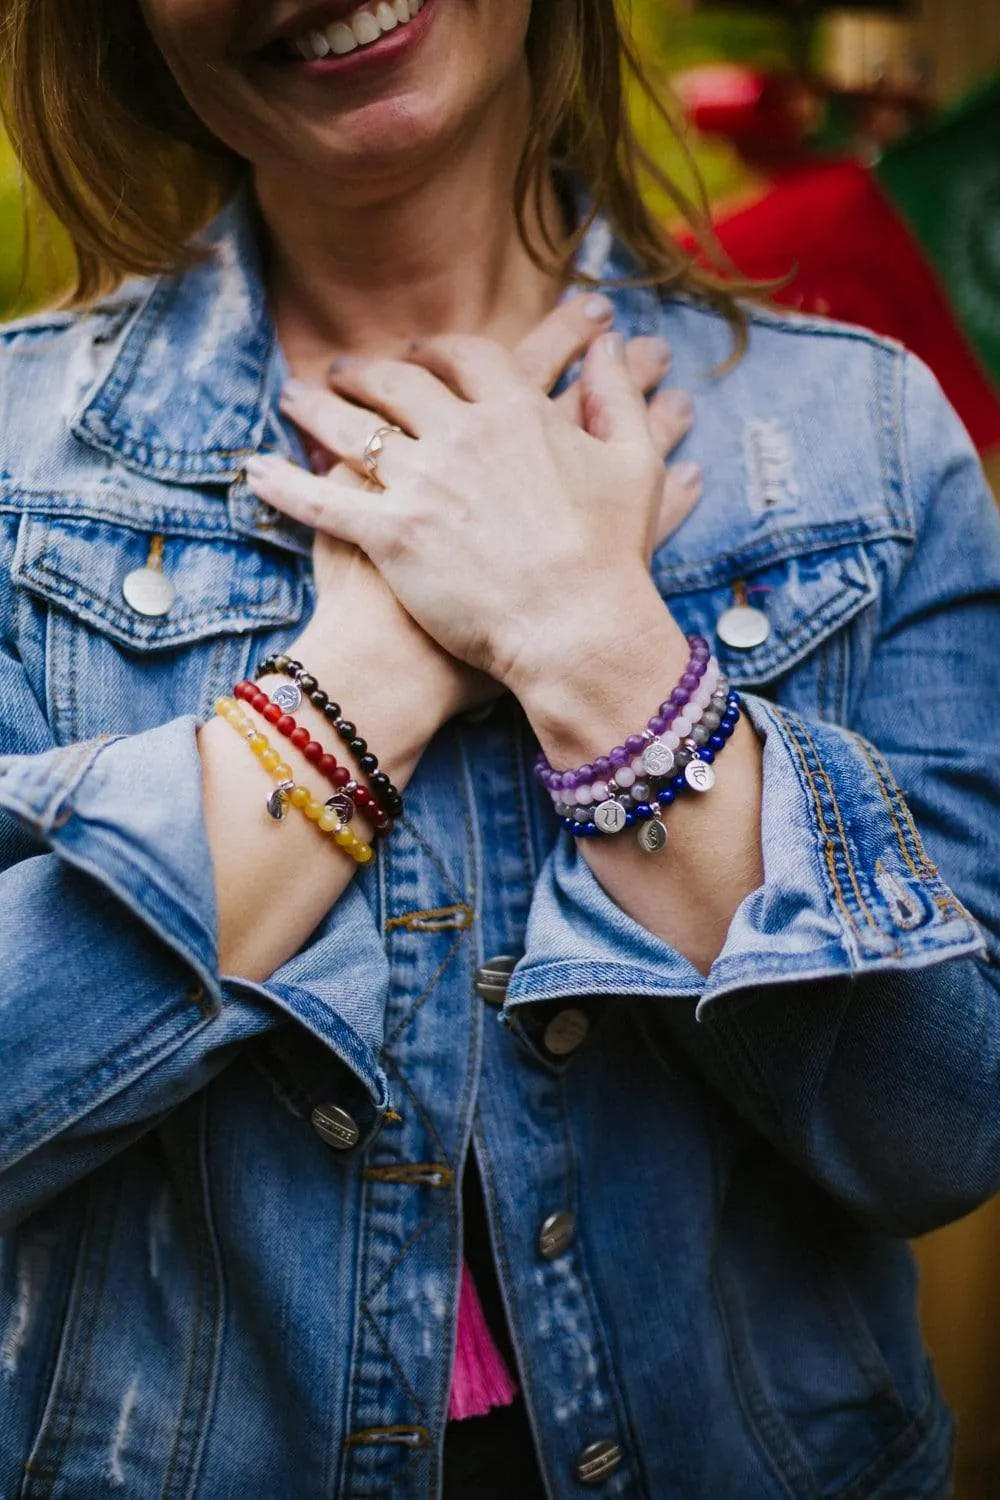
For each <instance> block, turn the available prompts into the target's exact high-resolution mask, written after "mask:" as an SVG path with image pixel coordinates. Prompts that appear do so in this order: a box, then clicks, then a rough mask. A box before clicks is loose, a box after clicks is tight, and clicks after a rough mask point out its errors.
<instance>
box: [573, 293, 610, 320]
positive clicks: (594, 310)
mask: <svg viewBox="0 0 1000 1500" xmlns="http://www.w3.org/2000/svg"><path fill="white" fill-rule="evenodd" d="M581 311H582V312H583V316H584V317H585V318H589V319H590V321H591V322H592V323H610V322H611V319H612V318H613V317H614V315H615V309H614V305H613V304H612V302H611V300H610V298H608V297H602V296H601V295H600V293H598V294H597V295H596V296H594V297H586V298H584V302H583V307H582V309H581Z"/></svg>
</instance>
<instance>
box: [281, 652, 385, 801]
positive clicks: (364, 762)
mask: <svg viewBox="0 0 1000 1500" xmlns="http://www.w3.org/2000/svg"><path fill="white" fill-rule="evenodd" d="M269 673H277V674H278V675H280V676H283V677H290V678H291V679H292V681H293V682H294V683H296V685H297V686H298V688H299V691H300V692H302V693H304V694H305V696H306V697H307V698H308V699H309V701H310V703H312V704H313V706H314V707H315V708H318V709H319V711H320V713H321V714H323V716H324V718H326V719H328V720H329V722H330V723H331V724H332V725H333V727H334V729H335V730H336V731H337V733H338V734H339V735H340V738H341V739H342V740H343V742H344V744H345V745H346V746H347V748H348V750H350V752H351V754H352V755H355V756H357V760H358V765H359V767H360V768H361V770H362V771H363V772H364V774H365V775H366V776H367V777H368V779H369V781H370V782H371V784H372V787H373V788H374V791H375V795H376V796H377V797H378V799H379V802H380V803H381V804H382V806H383V807H384V808H385V809H386V811H387V812H388V814H389V816H390V817H392V818H398V817H400V816H401V815H402V812H403V799H402V797H401V796H400V794H399V792H398V791H397V790H396V788H395V786H393V784H392V782H391V781H390V779H389V777H388V776H387V775H386V773H385V772H384V771H382V770H380V769H379V763H378V756H376V755H374V754H373V753H372V751H371V750H370V749H369V748H368V742H367V740H364V739H362V738H361V736H360V735H359V734H358V731H357V726H356V725H354V724H352V723H351V721H350V719H345V718H344V716H343V711H342V709H341V707H340V704H339V703H336V702H334V700H333V699H332V698H331V697H330V695H329V694H328V693H325V692H324V691H323V689H322V688H321V687H320V685H319V683H318V682H317V681H316V678H315V677H314V676H313V674H312V673H311V672H307V671H306V669H305V667H304V666H303V665H302V663H301V662H300V661H296V660H295V658H294V657H292V656H287V655H286V654H285V653H284V652H283V651H275V652H272V654H271V655H270V656H268V657H265V659H264V660H263V661H262V662H260V664H259V665H258V667H257V670H256V672H255V673H254V677H255V678H261V677H266V676H268V674H269Z"/></svg>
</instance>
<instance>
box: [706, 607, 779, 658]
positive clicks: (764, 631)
mask: <svg viewBox="0 0 1000 1500" xmlns="http://www.w3.org/2000/svg"><path fill="white" fill-rule="evenodd" d="M715 633H716V635H717V636H718V637H719V640H720V641H723V642H724V643H725V644H726V645H727V646H732V648H733V650H734V651H752V650H753V648H754V646H762V645H763V644H764V642H765V641H766V640H767V638H768V636H769V635H770V634H771V622H770V620H769V619H768V618H767V615H766V614H764V612H763V610H760V609H754V607H753V605H751V604H734V605H733V607H732V608H731V609H727V610H724V611H723V613H722V614H721V615H720V616H719V618H718V621H717V622H716V626H715Z"/></svg>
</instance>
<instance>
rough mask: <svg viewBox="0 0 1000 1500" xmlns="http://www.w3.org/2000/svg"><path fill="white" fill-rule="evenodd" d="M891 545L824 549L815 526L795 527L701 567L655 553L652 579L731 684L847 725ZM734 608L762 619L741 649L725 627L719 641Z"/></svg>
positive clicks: (893, 545)
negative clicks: (708, 647)
mask: <svg viewBox="0 0 1000 1500" xmlns="http://www.w3.org/2000/svg"><path fill="white" fill-rule="evenodd" d="M898 546H899V543H898V541H897V540H894V539H891V538H889V537H888V536H887V537H884V538H881V539H878V538H872V539H868V540H866V541H864V542H861V541H851V542H847V543H844V542H842V541H838V542H836V543H835V544H832V545H831V544H830V543H829V541H828V540H827V538H826V536H825V533H824V531H823V528H822V527H816V528H809V527H802V528H796V529H795V530H792V531H789V532H787V533H783V534H780V535H775V536H772V537H771V538H769V539H768V541H767V542H766V543H765V544H763V545H762V544H761V543H760V542H759V541H747V542H745V543H744V544H743V545H741V546H738V547H737V548H735V549H734V550H733V551H731V552H728V553H726V554H725V555H722V556H716V557H713V558H710V559H706V560H705V561H704V562H702V563H699V562H685V563H675V562H673V561H671V559H670V557H669V549H668V548H663V549H661V550H660V552H659V553H658V554H657V556H656V558H655V559H654V563H653V575H654V578H655V581H656V583H657V586H658V588H659V590H660V592H661V594H662V595H663V597H664V599H665V600H666V601H667V603H668V604H669V606H670V609H671V611H672V613H673V615H674V618H675V619H676V620H677V621H678V623H679V624H680V625H681V627H682V629H684V630H685V631H686V632H688V633H691V632H692V631H694V632H697V633H698V634H700V635H704V636H705V637H706V638H707V639H708V640H709V641H710V642H711V643H712V647H713V650H714V651H715V653H716V655H717V656H718V658H719V663H720V665H721V667H722V669H723V671H724V672H725V673H726V674H727V676H728V677H729V678H730V679H731V681H732V682H733V684H734V686H736V687H739V688H741V689H746V690H748V691H751V692H760V693H762V694H763V696H765V697H772V698H777V699H780V701H781V702H783V703H785V704H786V705H787V706H790V707H793V708H795V709H797V710H799V711H801V712H804V713H809V714H812V715H814V716H816V717H819V718H822V719H827V720H831V721H834V722H838V723H848V722H849V719H850V714H851V707H852V704H853V702H854V701H855V699H856V695H857V692H858V690H859V689H860V686H861V684H862V682H863V679H864V672H865V666H866V663H867V661H868V659H869V657H870V652H871V649H872V646H873V644H874V640H875V635H876V629H877V623H878V605H879V600H880V596H881V592H882V590H881V584H880V574H881V571H882V568H883V567H884V566H889V565H890V562H891V554H892V552H894V551H895V549H897V548H898ZM741 605H742V606H747V607H749V608H751V609H753V610H755V611H759V612H760V614H761V615H763V616H764V621H763V622H758V623H759V625H760V629H759V630H758V632H757V635H758V636H762V637H763V639H759V640H758V641H757V643H756V644H754V645H752V646H748V647H742V646H737V645H733V644H731V641H732V639H733V637H732V635H731V633H730V632H729V631H728V630H727V629H726V626H725V622H723V631H722V635H721V636H720V634H719V626H720V621H722V619H723V616H724V615H725V613H726V611H728V610H731V609H734V608H737V607H739V606H741ZM765 622H766V623H765ZM726 635H728V636H729V640H728V641H727V640H726V639H723V636H726Z"/></svg>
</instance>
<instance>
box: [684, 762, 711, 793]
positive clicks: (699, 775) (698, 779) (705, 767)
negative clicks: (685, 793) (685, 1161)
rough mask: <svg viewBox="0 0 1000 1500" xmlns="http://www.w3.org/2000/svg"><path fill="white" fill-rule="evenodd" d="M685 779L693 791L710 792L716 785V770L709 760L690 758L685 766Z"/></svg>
mask: <svg viewBox="0 0 1000 1500" xmlns="http://www.w3.org/2000/svg"><path fill="white" fill-rule="evenodd" d="M684 780H685V781H686V782H687V784H688V786H689V787H690V788H691V790H692V791H693V792H710V791H711V790H712V788H713V786H714V785H715V771H714V770H713V768H712V767H711V766H710V765H709V764H708V761H707V760H689V761H688V763H687V765H686V766H685V767H684Z"/></svg>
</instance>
